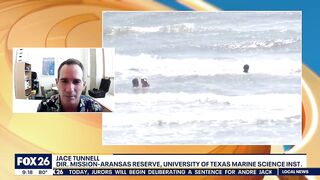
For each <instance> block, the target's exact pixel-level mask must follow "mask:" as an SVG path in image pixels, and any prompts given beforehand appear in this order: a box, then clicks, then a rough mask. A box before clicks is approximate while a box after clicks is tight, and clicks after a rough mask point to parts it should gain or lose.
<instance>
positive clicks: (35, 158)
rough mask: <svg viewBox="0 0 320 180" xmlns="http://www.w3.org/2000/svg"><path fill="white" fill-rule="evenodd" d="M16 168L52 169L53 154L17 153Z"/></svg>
mask: <svg viewBox="0 0 320 180" xmlns="http://www.w3.org/2000/svg"><path fill="white" fill-rule="evenodd" d="M14 161H15V169H52V155H51V154H15V158H14Z"/></svg>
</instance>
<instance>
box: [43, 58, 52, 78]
mask: <svg viewBox="0 0 320 180" xmlns="http://www.w3.org/2000/svg"><path fill="white" fill-rule="evenodd" d="M54 66H55V59H54V58H52V57H49V58H43V59H42V75H45V76H54Z"/></svg>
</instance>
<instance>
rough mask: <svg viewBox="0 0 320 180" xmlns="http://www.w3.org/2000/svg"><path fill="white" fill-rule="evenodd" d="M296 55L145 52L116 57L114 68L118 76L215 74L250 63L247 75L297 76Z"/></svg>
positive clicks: (237, 71) (236, 71)
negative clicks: (168, 55)
mask: <svg viewBox="0 0 320 180" xmlns="http://www.w3.org/2000/svg"><path fill="white" fill-rule="evenodd" d="M295 58H297V56H294V57H290V56H289V55H283V56H275V55H274V56H273V57H271V56H262V55H261V56H260V57H237V59H225V60H224V59H209V58H208V59H201V58H188V59H171V58H164V59H163V58H159V57H157V56H152V55H148V54H140V55H138V56H127V55H119V54H117V55H116V56H115V67H116V68H115V70H116V74H117V78H118V79H130V78H132V77H135V76H140V77H141V76H145V77H148V76H152V75H162V76H190V75H198V76H214V75H219V74H243V72H242V71H243V69H242V68H243V65H244V64H249V66H250V69H249V74H267V75H279V76H300V75H301V61H299V60H298V59H297V60H293V59H295Z"/></svg>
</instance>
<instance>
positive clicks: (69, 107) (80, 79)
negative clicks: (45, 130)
mask: <svg viewBox="0 0 320 180" xmlns="http://www.w3.org/2000/svg"><path fill="white" fill-rule="evenodd" d="M56 84H57V87H58V90H59V94H56V95H53V96H51V97H50V98H48V99H45V100H43V101H42V102H41V103H40V104H39V106H38V110H37V111H38V112H101V111H102V107H101V105H100V104H99V103H97V102H96V101H95V100H94V99H92V98H90V97H87V96H82V95H81V93H82V91H83V90H84V88H85V86H86V82H85V80H84V68H83V65H82V63H81V62H80V61H79V60H76V59H68V60H66V61H64V62H63V63H62V64H61V65H60V66H59V68H58V78H57V79H56Z"/></svg>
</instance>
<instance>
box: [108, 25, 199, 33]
mask: <svg viewBox="0 0 320 180" xmlns="http://www.w3.org/2000/svg"><path fill="white" fill-rule="evenodd" d="M194 31H195V27H194V24H193V23H179V24H172V25H166V26H151V27H142V26H114V27H106V28H105V29H104V34H105V35H124V34H130V33H141V34H145V33H157V32H162V33H182V32H194Z"/></svg>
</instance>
